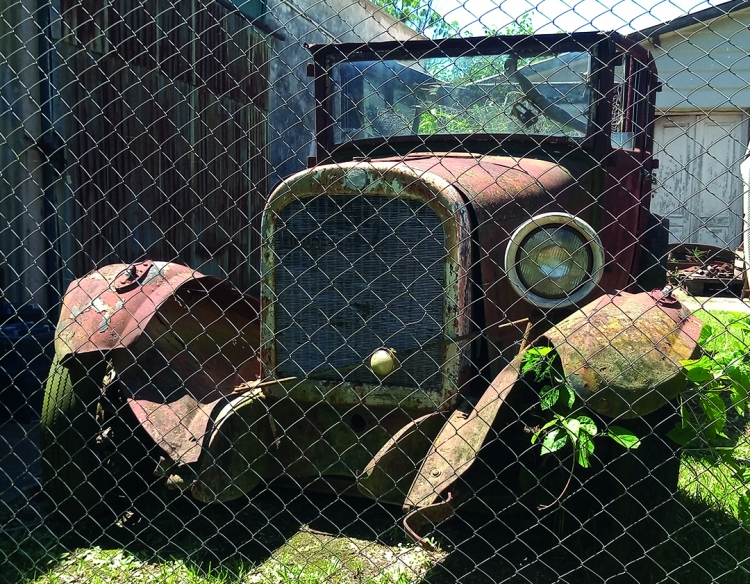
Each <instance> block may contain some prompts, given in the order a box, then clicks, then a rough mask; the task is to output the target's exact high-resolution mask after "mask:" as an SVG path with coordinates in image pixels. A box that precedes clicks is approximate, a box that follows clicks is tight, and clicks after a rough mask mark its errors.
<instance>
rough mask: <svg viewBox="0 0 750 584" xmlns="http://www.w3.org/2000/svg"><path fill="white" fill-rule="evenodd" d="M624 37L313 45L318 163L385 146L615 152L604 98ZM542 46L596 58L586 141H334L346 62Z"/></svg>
mask: <svg viewBox="0 0 750 584" xmlns="http://www.w3.org/2000/svg"><path fill="white" fill-rule="evenodd" d="M621 39H622V37H621V36H620V35H619V34H617V33H601V32H584V33H573V34H548V35H531V36H492V37H471V38H451V39H441V40H414V41H406V42H397V41H388V42H382V43H345V44H328V45H310V46H308V49H309V50H310V51H311V53H312V54H313V58H314V63H313V64H312V66H311V67H310V68H309V71H308V73H310V74H311V75H312V76H314V77H315V94H316V102H317V108H316V127H317V143H318V144H317V145H318V152H317V157H316V158H317V161H318V162H321V161H323V160H327V159H329V160H333V159H336V160H344V159H346V158H347V157H348V158H350V159H351V158H353V157H357V156H359V157H362V156H364V157H367V156H369V155H370V154H371V153H373V152H377V151H379V150H382V148H379V147H380V146H384V145H388V146H389V147H390V148H392V149H393V150H391V154H395V153H397V152H398V153H401V154H404V153H408V152H420V151H437V150H441V151H449V150H453V149H459V150H462V151H467V150H468V151H478V152H484V151H487V150H488V149H493V150H497V149H499V147H500V145H503V146H504V147H507V148H509V149H512V148H513V146H514V145H520V147H521V148H528V147H538V146H539V145H540V144H544V145H550V146H552V147H555V146H558V147H564V146H565V145H569V146H572V147H577V148H584V149H588V150H594V149H596V150H597V151H599V152H601V151H602V150H601V148H603V147H606V148H607V150H611V146H610V136H611V121H612V105H611V104H612V100H611V98H610V99H604V97H606V96H611V95H612V90H613V85H614V73H613V71H614V66H615V64H616V63H615V62H616V60H617V54H618V51H617V50H616V47H615V43H616V42H617V41H618V40H621ZM540 48H541V49H543V50H545V51H546V52H549V53H550V54H552V53H557V54H559V53H564V52H582V51H586V52H589V53H590V54H591V56H592V59H591V72H590V76H589V80H588V81H589V83H588V85H589V87H590V91H591V99H590V108H591V116H590V121H589V124H588V131H587V133H586V135H585V136H584V137H582V138H571V137H568V136H564V135H546V134H520V133H519V134H507V133H506V134H490V133H475V134H458V135H447V134H429V135H428V134H420V135H401V136H390V137H374V138H373V137H370V138H362V139H353V140H347V141H344V142H342V143H340V144H337V143H336V142H335V141H334V127H335V124H336V120H335V118H334V116H333V111H334V98H335V84H334V80H333V77H332V74H331V72H332V70H333V68H334V66H335V65H337V64H339V63H341V62H342V61H383V60H386V61H392V60H409V61H413V60H419V59H425V58H455V57H472V56H484V55H500V54H503V53H508V52H517V53H528V52H534V51H539V49H540ZM384 154H385V153H384Z"/></svg>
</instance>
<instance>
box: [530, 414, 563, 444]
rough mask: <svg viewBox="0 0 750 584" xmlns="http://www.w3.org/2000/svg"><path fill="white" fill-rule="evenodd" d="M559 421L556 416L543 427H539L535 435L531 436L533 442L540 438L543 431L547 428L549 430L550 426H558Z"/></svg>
mask: <svg viewBox="0 0 750 584" xmlns="http://www.w3.org/2000/svg"><path fill="white" fill-rule="evenodd" d="M558 423H559V420H558V419H557V418H555V419H554V420H551V421H549V422H547V423H546V424H545V425H544V426H542V427H541V428H539V430H537V431H536V432H534V435H533V436H532V437H531V443H532V444H535V443H536V441H537V440H539V436H541V435H542V433H543V432H544V431H545V430H548V429H549V428H552V427H553V426H557V425H558Z"/></svg>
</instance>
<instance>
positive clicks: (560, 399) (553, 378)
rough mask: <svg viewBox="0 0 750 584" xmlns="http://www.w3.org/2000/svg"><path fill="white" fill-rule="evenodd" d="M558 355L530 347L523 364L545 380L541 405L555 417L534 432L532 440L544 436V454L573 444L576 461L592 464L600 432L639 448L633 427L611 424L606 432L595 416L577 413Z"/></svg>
mask: <svg viewBox="0 0 750 584" xmlns="http://www.w3.org/2000/svg"><path fill="white" fill-rule="evenodd" d="M555 359H556V354H555V353H554V351H553V350H552V348H550V347H532V348H530V349H528V350H527V351H526V354H525V355H524V360H523V363H522V365H521V373H522V374H524V375H527V374H530V375H533V377H534V379H535V381H537V382H541V383H545V385H544V386H543V387H542V388H541V390H540V392H539V398H540V407H541V409H542V410H545V411H550V412H551V413H552V419H551V420H550V421H548V422H547V423H546V424H544V425H543V426H542V427H541V428H540V429H539V430H537V431H536V432H535V433H534V435H533V436H532V437H531V443H532V444H536V443H537V442H538V441H539V439H540V438H541V443H542V454H552V453H553V452H557V451H558V450H561V449H562V448H564V447H565V446H567V445H568V444H570V446H571V447H572V448H573V454H574V461H575V463H577V464H578V465H580V466H582V467H583V468H588V467H589V466H590V465H591V462H590V458H591V455H592V454H593V453H594V438H595V437H597V436H608V437H609V438H611V439H612V440H614V441H615V442H617V443H618V444H620V445H621V446H624V447H625V448H628V449H630V448H638V447H639V446H640V444H641V443H640V440H639V439H638V437H637V436H635V435H634V434H633V433H632V432H630V430H627V429H625V428H622V427H620V426H609V427H608V428H607V429H606V430H605V431H603V432H602V431H600V430H599V428H598V427H597V425H596V422H594V420H593V419H592V418H590V417H589V416H586V415H584V414H579V413H577V410H575V409H574V406H575V403H576V394H575V391H574V390H573V388H572V387H571V386H570V384H569V383H568V382H567V381H566V379H565V377H564V376H563V375H562V373H561V372H560V371H559V369H558V368H557V367H556V366H555V365H556V364H555ZM579 409H580V408H579ZM555 410H557V411H555Z"/></svg>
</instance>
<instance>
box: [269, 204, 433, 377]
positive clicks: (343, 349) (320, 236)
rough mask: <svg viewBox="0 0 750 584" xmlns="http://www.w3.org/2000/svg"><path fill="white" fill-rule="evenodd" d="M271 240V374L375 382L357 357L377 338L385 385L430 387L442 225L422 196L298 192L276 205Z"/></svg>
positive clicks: (361, 357)
mask: <svg viewBox="0 0 750 584" xmlns="http://www.w3.org/2000/svg"><path fill="white" fill-rule="evenodd" d="M274 249H275V253H276V274H275V281H276V296H277V302H276V335H275V342H276V355H277V363H278V374H279V375H282V376H291V375H295V376H299V375H315V376H319V377H321V378H323V379H330V380H336V381H341V380H346V381H352V382H359V383H373V384H378V383H380V380H379V379H378V378H377V377H375V376H374V375H373V374H372V373H371V372H370V370H369V369H368V368H367V367H366V366H364V365H363V363H364V362H365V361H366V359H367V358H368V357H369V355H370V354H371V353H372V352H373V351H374V350H375V349H377V348H379V347H381V346H386V347H389V348H393V349H396V351H397V355H398V356H399V358H400V360H401V367H400V368H399V369H398V370H397V371H396V372H394V373H393V374H391V375H390V376H389V377H388V378H386V379H385V380H383V383H384V384H385V385H401V386H406V387H410V386H413V387H420V388H422V389H439V388H440V382H441V379H440V367H441V365H442V347H441V346H440V344H439V341H440V340H441V338H442V331H443V322H442V321H443V294H444V286H445V234H444V230H443V226H442V224H441V221H440V218H439V217H438V216H437V215H436V214H435V212H434V211H433V210H432V209H431V208H430V207H429V206H428V205H425V204H424V203H421V202H419V201H414V200H411V199H403V198H398V199H394V198H388V197H377V196H349V195H319V196H316V197H313V198H309V199H299V200H296V201H292V202H291V203H289V204H288V205H287V206H286V207H284V209H282V210H281V212H280V213H279V216H278V219H277V224H276V231H275V234H274ZM428 344H432V345H434V346H432V347H430V348H427V349H425V350H418V349H419V348H420V347H422V346H425V345H428ZM415 349H417V350H416V351H415Z"/></svg>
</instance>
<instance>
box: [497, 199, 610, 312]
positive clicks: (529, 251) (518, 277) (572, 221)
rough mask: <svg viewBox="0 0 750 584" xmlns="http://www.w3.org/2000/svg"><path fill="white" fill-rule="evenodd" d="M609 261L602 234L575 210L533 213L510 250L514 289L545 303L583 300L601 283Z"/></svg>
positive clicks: (536, 302)
mask: <svg viewBox="0 0 750 584" xmlns="http://www.w3.org/2000/svg"><path fill="white" fill-rule="evenodd" d="M603 266H604V249H603V247H602V242H601V240H600V239H599V236H598V235H597V234H596V232H595V231H594V229H593V228H592V227H591V225H589V224H588V223H586V222H585V221H583V220H581V219H579V218H577V217H574V216H573V215H570V214H569V213H545V214H543V215H537V216H536V217H532V218H531V219H529V220H528V221H526V222H525V223H523V224H522V225H521V226H520V227H519V228H518V229H516V230H515V231H514V232H513V235H511V238H510V243H508V249H507V250H506V252H505V271H506V273H507V275H508V278H509V280H510V283H511V285H512V286H513V289H514V290H515V291H516V292H518V294H519V295H520V296H521V297H522V298H524V299H525V300H527V301H529V302H531V303H532V304H534V305H536V306H539V307H541V308H561V307H564V306H569V305H571V304H575V303H576V302H579V301H581V300H583V298H584V297H585V296H587V295H588V294H589V293H590V292H591V291H592V290H593V289H594V287H595V286H596V285H597V284H598V283H599V280H600V279H601V277H602V267H603Z"/></svg>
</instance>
